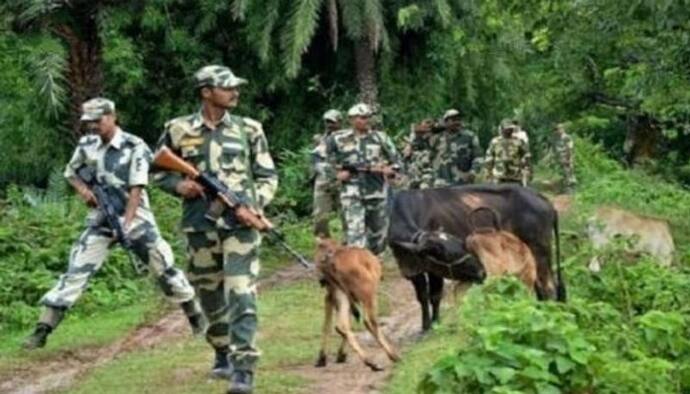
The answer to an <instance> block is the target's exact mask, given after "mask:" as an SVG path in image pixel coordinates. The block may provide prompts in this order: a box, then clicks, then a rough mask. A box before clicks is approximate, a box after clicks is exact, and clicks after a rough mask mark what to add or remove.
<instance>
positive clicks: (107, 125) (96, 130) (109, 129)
mask: <svg viewBox="0 0 690 394" xmlns="http://www.w3.org/2000/svg"><path fill="white" fill-rule="evenodd" d="M115 121H116V118H115V115H113V114H108V115H103V116H102V117H101V118H100V119H99V120H95V121H92V122H86V125H85V128H86V130H87V132H89V133H92V134H95V135H97V136H99V137H101V138H103V139H108V138H109V137H110V136H112V134H113V132H114V131H115V128H116V127H117V124H116V122H115Z"/></svg>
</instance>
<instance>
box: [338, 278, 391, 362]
mask: <svg viewBox="0 0 690 394" xmlns="http://www.w3.org/2000/svg"><path fill="white" fill-rule="evenodd" d="M334 294H335V300H336V304H337V305H338V307H337V309H336V310H337V314H338V317H337V319H336V324H335V330H336V331H337V332H338V334H340V336H342V337H343V339H346V340H347V343H348V344H349V345H350V346H351V347H352V349H354V351H355V353H357V355H358V356H359V358H361V359H362V361H363V362H364V364H366V365H367V366H368V367H369V368H371V369H372V370H374V371H381V370H382V368H381V367H379V366H378V365H376V364H375V363H374V362H373V361H372V360H370V359H369V357H368V356H367V354H366V353H365V352H364V349H362V347H361V346H360V345H359V342H357V338H355V335H354V334H353V333H352V328H351V327H350V300H349V299H348V298H347V295H346V294H345V293H343V292H342V291H340V290H338V289H336V290H335V293H334Z"/></svg>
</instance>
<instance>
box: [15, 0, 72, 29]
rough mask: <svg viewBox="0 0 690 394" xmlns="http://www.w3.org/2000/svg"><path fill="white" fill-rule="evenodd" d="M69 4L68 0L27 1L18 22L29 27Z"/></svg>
mask: <svg viewBox="0 0 690 394" xmlns="http://www.w3.org/2000/svg"><path fill="white" fill-rule="evenodd" d="M67 4H68V2H67V1H66V0H27V1H26V2H25V4H23V5H22V9H21V11H20V13H19V17H18V18H17V20H18V22H19V23H20V24H22V25H29V24H31V23H33V22H35V21H37V20H39V19H40V18H42V17H44V16H46V15H48V14H50V13H51V12H54V11H56V10H58V9H60V8H62V7H63V6H65V5H67Z"/></svg>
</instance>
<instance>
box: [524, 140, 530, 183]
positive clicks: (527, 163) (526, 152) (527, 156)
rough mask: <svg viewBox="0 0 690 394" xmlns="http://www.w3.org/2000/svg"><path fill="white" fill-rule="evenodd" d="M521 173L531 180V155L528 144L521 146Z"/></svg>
mask: <svg viewBox="0 0 690 394" xmlns="http://www.w3.org/2000/svg"><path fill="white" fill-rule="evenodd" d="M521 161H522V171H523V172H524V173H525V174H526V175H527V178H528V179H530V180H531V179H532V153H530V149H529V143H528V142H524V143H523V144H522V160H521Z"/></svg>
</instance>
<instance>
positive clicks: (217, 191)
mask: <svg viewBox="0 0 690 394" xmlns="http://www.w3.org/2000/svg"><path fill="white" fill-rule="evenodd" d="M153 163H154V164H155V165H156V166H157V167H158V168H160V169H163V170H167V171H175V172H178V173H181V174H184V175H187V176H189V177H190V178H192V179H194V180H195V181H196V182H199V184H201V186H203V188H204V189H206V190H207V191H208V192H209V194H211V195H212V196H214V197H217V198H218V199H220V201H221V202H222V203H223V204H225V205H226V206H227V207H228V208H230V209H237V208H239V207H246V208H247V209H248V210H249V212H250V213H251V214H252V217H251V218H250V226H251V227H253V228H255V229H257V230H259V231H261V232H263V233H265V234H267V235H268V236H269V237H270V238H271V239H272V240H273V241H274V242H276V243H277V244H278V245H280V246H281V247H282V248H283V249H285V250H286V251H287V252H288V253H289V254H291V255H292V256H293V257H294V258H295V259H296V260H297V262H299V263H300V264H302V265H303V266H305V267H306V268H313V266H314V265H313V264H312V263H310V262H309V261H308V260H307V259H306V258H305V257H304V256H302V255H301V254H300V253H299V252H297V251H296V250H295V249H293V248H292V247H291V246H290V245H288V244H287V242H285V236H284V235H283V234H282V233H281V232H280V231H278V229H277V228H275V226H273V223H271V222H270V221H269V220H268V219H267V218H266V217H264V216H263V215H261V214H260V213H258V212H257V211H256V210H255V209H254V208H253V207H252V206H251V204H250V203H249V201H247V200H246V199H244V198H240V196H238V195H237V194H236V193H235V192H233V191H232V190H230V189H229V188H228V187H227V186H225V185H224V184H223V183H222V182H221V181H220V180H218V178H216V177H215V176H213V175H211V174H208V173H204V172H201V171H199V170H197V169H196V168H195V167H194V166H192V165H191V164H190V163H187V162H186V161H184V160H182V158H180V157H178V156H177V155H176V154H175V153H173V152H172V151H171V150H170V149H169V148H167V147H163V148H161V149H160V150H158V152H157V153H156V155H155V157H154V158H153Z"/></svg>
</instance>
